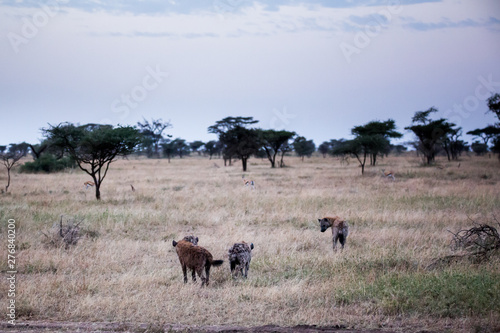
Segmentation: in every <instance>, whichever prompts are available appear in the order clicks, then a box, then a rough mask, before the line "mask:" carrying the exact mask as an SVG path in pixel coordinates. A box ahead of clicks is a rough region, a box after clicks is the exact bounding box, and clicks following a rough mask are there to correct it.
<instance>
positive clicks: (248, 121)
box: [208, 117, 259, 166]
mask: <svg viewBox="0 0 500 333" xmlns="http://www.w3.org/2000/svg"><path fill="white" fill-rule="evenodd" d="M258 122H259V121H258V120H254V119H253V117H226V118H224V119H222V120H218V121H216V122H215V125H212V126H210V127H208V133H213V134H217V135H218V136H219V142H220V143H221V145H222V149H221V151H222V157H223V158H224V166H226V165H227V161H228V160H229V165H231V159H232V156H233V155H234V146H231V145H234V144H233V143H230V142H226V141H225V139H229V138H230V137H231V135H230V136H228V135H227V134H228V132H229V131H231V130H234V129H236V128H246V126H248V125H253V124H256V123H258ZM233 134H235V133H234V132H233Z"/></svg>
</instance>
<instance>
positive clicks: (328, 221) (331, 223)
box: [318, 216, 349, 251]
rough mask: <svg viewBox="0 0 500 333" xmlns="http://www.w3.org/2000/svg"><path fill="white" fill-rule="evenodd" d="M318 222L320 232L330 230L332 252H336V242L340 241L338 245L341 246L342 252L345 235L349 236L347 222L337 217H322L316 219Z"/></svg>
mask: <svg viewBox="0 0 500 333" xmlns="http://www.w3.org/2000/svg"><path fill="white" fill-rule="evenodd" d="M318 221H319V225H320V226H321V232H325V231H326V229H328V228H330V227H331V228H332V236H333V239H332V240H333V251H336V250H337V241H340V245H341V246H342V250H343V249H344V245H345V242H346V239H347V235H348V234H349V226H348V224H347V221H345V220H343V219H341V218H340V217H338V216H335V217H324V218H322V219H318Z"/></svg>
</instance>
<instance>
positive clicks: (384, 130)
mask: <svg viewBox="0 0 500 333" xmlns="http://www.w3.org/2000/svg"><path fill="white" fill-rule="evenodd" d="M351 133H352V134H353V135H355V136H363V137H375V136H379V137H381V138H379V139H375V138H374V139H373V140H377V141H378V142H379V143H380V142H382V141H383V139H386V142H387V144H383V145H375V146H374V147H372V151H370V152H369V154H370V164H371V165H375V164H376V163H377V156H378V155H379V154H384V153H387V152H388V151H389V150H390V142H389V139H390V138H401V137H402V136H403V134H401V133H399V132H397V131H396V122H395V121H394V120H392V119H388V120H386V121H378V120H374V121H370V122H369V123H367V124H365V125H363V126H355V127H354V128H353V129H352V130H351Z"/></svg>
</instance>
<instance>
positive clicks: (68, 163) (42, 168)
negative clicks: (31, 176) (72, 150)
mask: <svg viewBox="0 0 500 333" xmlns="http://www.w3.org/2000/svg"><path fill="white" fill-rule="evenodd" d="M75 166H76V164H75V161H74V160H73V159H72V158H70V157H63V158H61V159H57V158H56V157H55V156H54V155H51V154H43V155H42V156H40V158H39V159H37V160H35V161H33V162H26V163H24V164H23V165H22V166H21V172H25V173H36V172H46V173H51V172H58V171H62V170H64V169H66V168H73V167H75Z"/></svg>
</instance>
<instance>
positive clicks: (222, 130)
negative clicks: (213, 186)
mask: <svg viewBox="0 0 500 333" xmlns="http://www.w3.org/2000/svg"><path fill="white" fill-rule="evenodd" d="M258 122H259V121H258V120H254V119H253V117H226V118H224V119H222V120H219V121H216V122H215V125H212V126H210V127H208V133H214V134H217V135H218V136H219V141H220V142H221V144H222V154H223V158H224V166H225V165H226V161H227V160H229V165H231V159H232V157H233V156H238V157H239V158H241V162H242V164H243V171H246V169H247V161H248V158H249V157H250V156H251V155H253V154H255V153H256V152H257V151H258V150H259V143H258V140H259V138H258V133H257V130H254V129H248V128H246V126H249V125H253V124H256V123H258Z"/></svg>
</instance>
